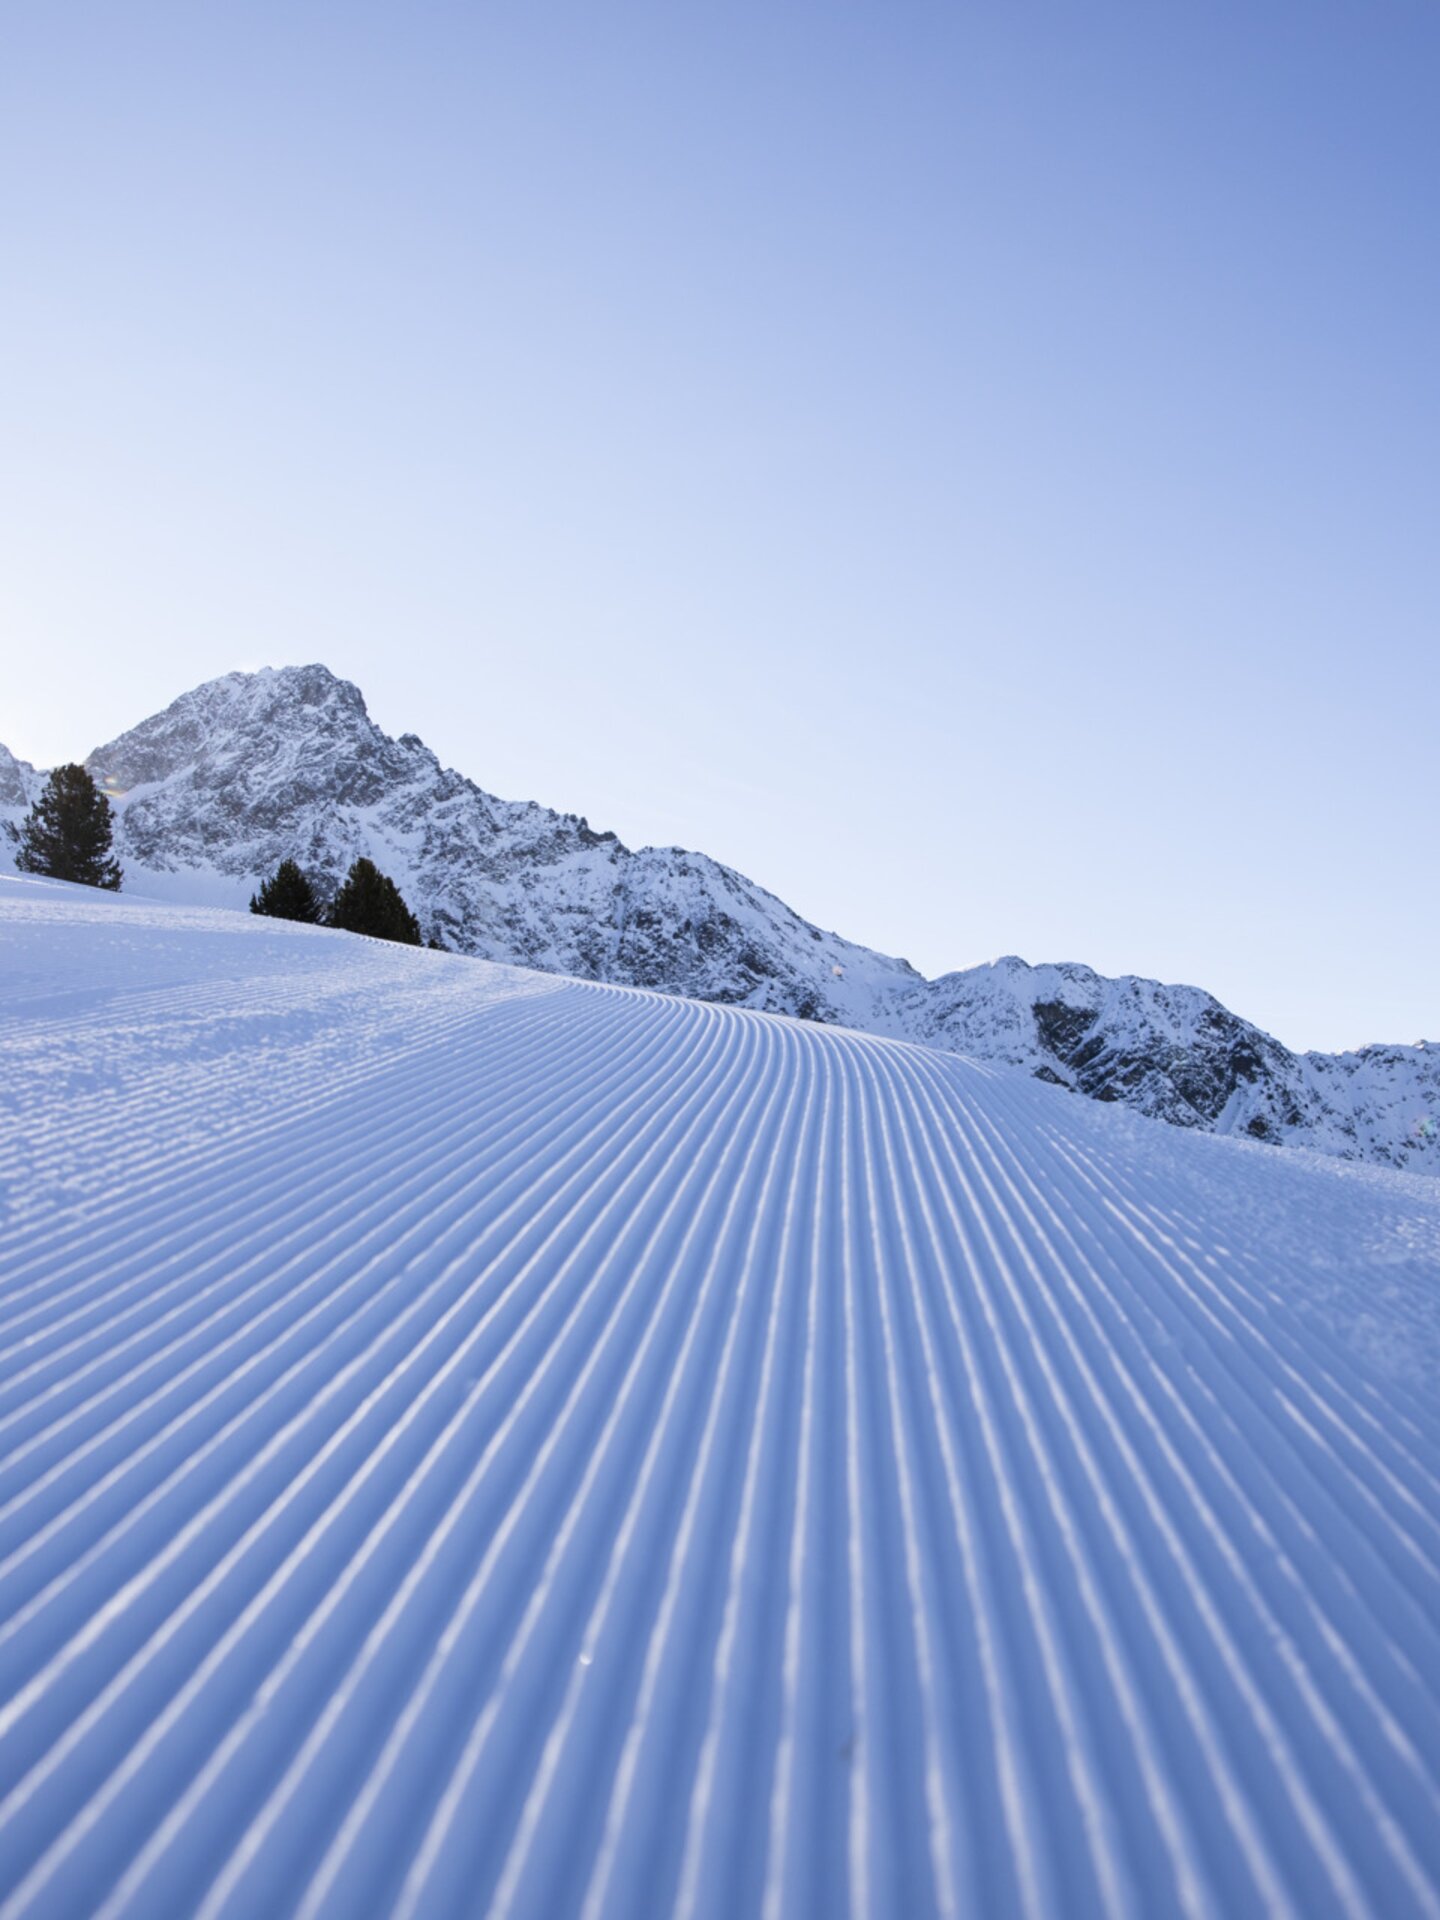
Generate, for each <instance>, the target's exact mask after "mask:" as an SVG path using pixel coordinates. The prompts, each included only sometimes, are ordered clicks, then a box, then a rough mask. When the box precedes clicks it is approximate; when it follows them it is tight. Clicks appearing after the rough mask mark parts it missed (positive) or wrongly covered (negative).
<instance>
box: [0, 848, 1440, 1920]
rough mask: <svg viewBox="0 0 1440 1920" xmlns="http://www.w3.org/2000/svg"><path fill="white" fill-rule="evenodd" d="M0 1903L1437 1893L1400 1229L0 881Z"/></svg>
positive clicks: (372, 947)
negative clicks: (0, 992) (0, 1208)
mask: <svg viewBox="0 0 1440 1920" xmlns="http://www.w3.org/2000/svg"><path fill="white" fill-rule="evenodd" d="M0 987H3V998H0V1048H3V1059H4V1063H5V1070H4V1076H3V1081H0V1181H3V1212H0V1273H3V1285H0V1701H3V1705H0V1913H3V1914H4V1915H5V1916H7V1920H8V1916H12V1915H20V1914H24V1915H55V1916H60V1915H65V1916H69V1915H76V1914H81V1913H84V1914H90V1913H103V1914H106V1915H121V1914H125V1915H133V1916H142V1915H143V1916H154V1915H159V1914H164V1915H170V1914H180V1913H192V1912H196V1913H203V1914H206V1915H222V1914H223V1915H265V1916H272V1915H281V1914H287V1913H302V1914H305V1915H317V1916H318V1915H330V1916H337V1917H338V1916H344V1920H355V1917H356V1916H365V1915H377V1916H378V1915H389V1914H417V1915H425V1916H445V1915H452V1914H453V1915H480V1914H491V1915H496V1916H499V1915H507V1916H517V1917H518V1916H530V1917H533V1920H559V1917H561V1916H566V1915H576V1916H587V1917H589V1920H599V1917H600V1916H626V1917H630V1916H633V1917H634V1920H642V1917H643V1920H651V1917H652V1916H658V1915H668V1914H684V1915H694V1916H700V1915H707V1916H716V1920H721V1917H723V1920H732V1917H735V1916H748V1915H755V1916H765V1920H792V1917H795V1920H800V1917H803V1920H811V1917H812V1916H813V1920H832V1916H836V1915H840V1914H847V1913H848V1914H854V1915H862V1914H873V1915H876V1916H880V1917H882V1920H884V1917H886V1916H905V1917H906V1920H910V1917H912V1916H914V1917H916V1920H924V1916H928V1915H932V1914H933V1915H979V1916H987V1917H988V1916H997V1915H1008V1914H1012V1913H1014V1914H1025V1915H1036V1916H1040V1915H1048V1916H1066V1920H1069V1917H1071V1916H1088V1915H1094V1914H1107V1915H1108V1914H1114V1915H1134V1916H1150V1915H1158V1914H1172V1913H1186V1914H1193V1915H1215V1916H1236V1915H1248V1914H1260V1913H1265V1914H1292V1915H1296V1916H1306V1917H1307V1920H1308V1916H1312V1915H1328V1914H1351V1915H1363V1914H1369V1915H1375V1916H1386V1920H1389V1917H1390V1916H1400V1915H1411V1914H1432V1915H1433V1914H1436V1913H1437V1912H1440V1791H1437V1777H1440V1625H1437V1623H1440V1579H1437V1571H1440V1506H1437V1498H1436V1496H1437V1488H1440V1418H1437V1414H1436V1411H1435V1406H1436V1402H1435V1389H1436V1386H1437V1383H1440V1190H1437V1187H1436V1184H1435V1182H1434V1181H1432V1180H1427V1179H1423V1178H1420V1177H1416V1176H1414V1175H1406V1174H1403V1173H1393V1172H1386V1171H1380V1170H1376V1169H1371V1168H1365V1167H1359V1166H1347V1165H1341V1164H1338V1163H1335V1162H1332V1161H1327V1160H1323V1159H1321V1158H1320V1157H1318V1156H1315V1155H1311V1154H1307V1153H1305V1152H1303V1151H1299V1150H1297V1151H1294V1152H1288V1153H1285V1154H1278V1153H1276V1152H1274V1151H1273V1150H1271V1149H1268V1148H1265V1147H1261V1146H1257V1145H1250V1144H1247V1143H1244V1142H1240V1141H1232V1140H1227V1139H1221V1138H1215V1137H1212V1136H1208V1135H1201V1134H1196V1133H1190V1132H1184V1131H1181V1130H1178V1129H1175V1128H1168V1127H1164V1126H1162V1125H1159V1124H1157V1123H1155V1122H1152V1121H1147V1120H1144V1119H1142V1118H1139V1117H1137V1116H1136V1115H1134V1114H1131V1113H1128V1112H1125V1111H1123V1110H1121V1109H1119V1108H1116V1107H1101V1106H1098V1105H1096V1104H1094V1103H1091V1102H1087V1101H1081V1100H1077V1099H1075V1098H1073V1097H1072V1096H1070V1095H1068V1094H1067V1093H1066V1092H1064V1091H1063V1090H1061V1089H1058V1088H1053V1087H1047V1086H1044V1085H1041V1084H1039V1083H1037V1082H1035V1081H1033V1080H1032V1079H1030V1078H1028V1077H1027V1076H1025V1075H1024V1074H1023V1073H1018V1072H1015V1071H1013V1070H1010V1069H1006V1068H1003V1067H997V1066H993V1065H985V1064H979V1063H976V1062H974V1061H970V1060H965V1059H961V1058H958V1057H956V1056H954V1055H952V1054H948V1053H941V1052H935V1051H930V1050H927V1049H926V1048H923V1047H920V1046H916V1045H911V1044H905V1043H901V1042H896V1041H889V1040H885V1039H880V1038H876V1037H873V1036H866V1035H862V1034H857V1033H852V1032H845V1031H841V1030H838V1029H834V1028H829V1027H822V1026H817V1025H815V1024H813V1023H806V1022H798V1021H791V1020H788V1019H783V1018H778V1017H772V1016H767V1015H764V1014H759V1013H754V1012H751V1011H748V1010H743V1009H735V1008H724V1007H717V1006H713V1005H703V1004H699V1003H696V1002H691V1001H686V1000H682V999H677V998H671V997H667V996H665V995H662V994H657V993H650V992H645V991H640V990H636V989H627V988H619V987H613V986H604V985H600V984H597V983H594V982H580V981H568V980H563V979H560V978H558V977H555V976H550V975H544V974H536V973H525V972H522V971H519V970H517V969H509V968H503V967H498V966H495V965H491V964H488V963H486V962H483V961H476V960H468V959H462V958H459V957H455V956H450V955H444V954H438V953H430V952H423V951H415V950H410V949H400V948H395V947H387V946H384V945H381V944H378V943H374V942H370V941H365V940H360V939H354V938H350V937H347V936H344V935H339V934H332V933H328V932H324V931H321V930H317V929H310V928H300V927H292V926H286V925H282V924H278V923H274V922H266V921H259V920H256V919H253V918H251V917H250V916H248V915H237V914H234V913H231V912H226V911H222V910H218V909H210V908H200V907H184V906H177V905H174V904H167V903H164V902H147V901H143V900H139V899H132V898H129V897H126V896H121V897H118V898H117V897H115V896H107V895H100V894H95V893H91V892H89V891H87V890H85V889H81V888H72V887H65V886H61V885H58V884H55V883H51V882H45V881H39V880H24V879H16V878H0Z"/></svg>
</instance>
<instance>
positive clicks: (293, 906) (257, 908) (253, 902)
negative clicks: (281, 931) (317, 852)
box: [250, 860, 324, 927]
mask: <svg viewBox="0 0 1440 1920" xmlns="http://www.w3.org/2000/svg"><path fill="white" fill-rule="evenodd" d="M250 911H251V912H252V913H264V914H268V915H269V916H270V918H271V919H272V920H303V921H305V922H306V924H307V925H309V926H312V927H313V926H316V925H318V924H319V922H320V921H321V920H322V919H323V918H324V916H323V914H322V913H321V910H320V902H319V901H318V900H317V899H316V898H315V889H314V888H313V887H312V886H311V884H310V882H309V881H308V880H307V879H306V878H305V875H304V874H303V873H302V872H301V871H300V869H299V867H297V866H296V864H295V862H294V861H293V860H282V861H281V862H280V865H279V866H278V867H277V868H276V869H275V872H274V873H273V874H272V875H271V877H270V878H269V879H268V880H263V881H261V883H260V889H259V891H258V892H257V893H253V894H251V896H250Z"/></svg>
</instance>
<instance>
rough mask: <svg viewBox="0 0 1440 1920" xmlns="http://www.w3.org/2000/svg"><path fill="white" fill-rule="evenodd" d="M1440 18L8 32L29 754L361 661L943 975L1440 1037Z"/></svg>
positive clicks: (152, 27) (13, 26) (627, 16)
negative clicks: (290, 675)
mask: <svg viewBox="0 0 1440 1920" xmlns="http://www.w3.org/2000/svg"><path fill="white" fill-rule="evenodd" d="M1437 96H1440V7H1437V6H1436V5H1435V4H1434V0H1410V3H1409V4H1405V3H1403V0H1356V3H1355V4H1351V5H1334V4H1327V3H1326V0H1295V3H1294V4H1284V3H1277V4H1269V0H1244V3H1243V4H1242V3H1241V0H1212V4H1208V5H1199V4H1195V5H1184V4H1182V5H1175V6H1169V5H1166V6H1157V5H1155V4H1153V0H1144V3H1143V4H1138V3H1137V4H1134V5H1111V4H1107V3H1106V0H1096V4H1094V5H1089V6H1083V7H1077V6H1074V5H1068V4H1067V5H1060V4H1043V3H1037V4H1023V3H1022V4H1014V3H1013V0H983V3H982V0H976V3H975V4H962V0H946V3H945V4H929V3H926V0H915V3H914V4H908V3H907V0H853V3H852V4H843V3H842V4H838V5H836V4H829V5H825V6H821V5H809V4H791V3H790V0H767V4H764V5H761V4H752V0H731V4H727V5H725V6H723V7H709V8H691V7H682V6H673V5H662V4H659V0H656V4H652V5H645V6H633V5H626V4H624V0H609V4H606V5H590V4H584V5H581V4H568V5H549V4H545V0H529V3H528V4H522V3H521V0H515V3H514V4H493V5H491V4H484V3H483V0H469V3H468V4H464V5H459V4H449V5H445V4H425V3H424V0H410V3H409V4H405V5H401V4H399V3H398V0H396V4H392V5H385V6H379V5H369V4H363V0H346V3H345V4H336V5H328V6H320V5H311V4H306V0H286V4H283V5H278V4H266V3H265V0H251V3H250V4H247V5H245V6H243V7H232V8H223V9H222V8H214V7H203V6H196V5H193V4H190V3H189V0H186V3H185V4H165V5H151V4H145V0H125V3H124V4H119V5H117V4H114V0H105V3H104V4H98V5H89V6H81V5H73V4H69V0H46V4H45V5H43V6H35V7H28V8H13V9H10V10H9V12H8V16H7V19H6V21H5V23H4V26H3V30H0V273H3V299H0V366H3V369H4V375H3V380H0V548H3V551H0V639H3V645H4V655H5V668H4V674H3V684H0V739H4V740H5V741H6V742H7V743H8V744H9V745H11V746H12V747H13V748H14V749H15V750H16V751H18V752H21V753H24V754H25V755H27V757H30V758H33V759H36V760H38V761H40V762H41V763H48V762H52V761H54V760H55V759H57V758H62V757H71V756H74V755H77V754H81V753H84V752H86V751H88V750H89V749H90V748H91V747H92V746H94V745H95V744H97V743H98V742H99V741H101V740H102V739H105V738H108V737H109V736H111V735H113V734H114V733H116V732H119V731H120V730H121V729H123V728H124V727H126V726H129V725H131V724H133V723H134V722H135V721H136V720H138V719H140V718H141V717H143V716H144V715H145V714H147V713H150V712H152V711H153V710H154V709H155V708H157V707H159V706H161V705H163V704H164V703H165V702H167V701H168V700H170V699H171V698H173V697H174V695H175V694H177V693H179V692H180V691H182V690H183V689H185V688H186V687H189V686H191V685H193V684H195V683H196V682H197V681H199V680H201V679H205V678H209V677H211V676H212V675H215V674H217V673H222V672H226V671H228V670H229V669H231V668H233V667H236V666H251V665H260V664H266V663H268V664H275V665H281V664H285V663H288V662H295V661H304V660H312V659H319V660H323V661H325V662H327V663H328V664H329V665H330V666H331V667H333V668H334V669H335V670H336V671H337V672H339V673H343V674H345V675H347V676H348V677H350V678H352V679H354V680H356V681H358V682H359V684H360V685H361V686H362V688H363V689H364V691H365V693H366V695H367V698H368V699H369V702H370V706H371V710H372V712H373V713H374V714H375V716H376V717H377V719H379V720H380V722H381V723H382V724H383V725H385V726H386V727H387V728H389V729H390V730H391V731H393V732H399V731H401V730H404V729H407V728H409V729H413V730H415V731H417V732H419V733H420V734H422V735H423V736H424V737H425V738H426V739H427V740H428V741H429V742H430V743H431V744H432V745H433V746H434V747H435V749H436V750H437V751H438V752H439V753H440V755H441V756H442V758H444V759H445V760H447V761H449V762H450V763H452V764H454V765H455V766H458V767H459V768H460V769H461V770H462V771H464V772H466V773H468V774H470V775H471V776H472V777H474V778H475V779H477V780H478V781H479V782H480V783H481V784H482V785H484V786H487V787H489V788H490V789H491V790H493V791H496V792H499V793H502V794H505V795H507V796H512V797H517V798H519V797H525V798H536V799H542V800H545V801H547V802H549V803H550V804H552V805H555V806H560V807H566V808H571V809H574V810H575V811H577V812H583V813H585V814H587V815H588V816H589V817H590V818H591V820H592V821H593V822H595V823H596V824H597V825H605V826H611V827H614V828H616V829H617V830H618V831H619V832H620V833H621V835H622V836H623V837H624V838H625V839H626V840H628V841H630V842H631V843H632V844H643V843H645V842H669V841H676V842H679V843H681V844H685V845H689V846H695V847H700V848H703V849H704V850H705V851H707V852H710V853H713V854H715V855H716V856H718V857H719V858H722V859H724V860H727V861H730V862H732V863H733V864H735V865H737V866H739V867H740V868H742V869H743V870H745V871H746V872H748V873H750V874H751V875H753V876H754V877H755V878H756V879H758V880H760V881H761V882H762V883H764V884H765V885H767V886H769V887H771V888H773V889H774V890H775V891H776V892H778V893H780V894H781V895H782V896H784V897H785V898H786V899H788V900H790V901H791V902H792V903H793V904H794V905H795V906H796V907H798V908H799V909H800V910H801V911H802V912H803V913H805V914H807V915H808V916H810V917H811V918H813V919H817V920H819V921H822V922H824V923H825V924H827V925H830V926H834V927H837V928H839V929H840V930H841V931H843V932H845V933H847V934H849V935H851V936H852V937H854V938H856V939H860V940H864V941H867V942H869V943H870V944H872V945H875V946H879V947H883V948H886V949H888V950H890V951H892V952H899V953H904V954H906V955H908V956H909V958H911V959H912V960H913V961H914V962H915V963H916V964H917V965H919V966H921V967H923V968H924V969H925V970H926V971H927V972H938V971H942V970H945V969H947V968H949V967H955V966H965V965H969V964H972V963H974V962H975V961H978V960H984V959H988V958H991V957H993V956H994V955H996V954H999V953H1003V952H1018V953H1020V954H1023V955H1024V956H1025V957H1026V958H1027V959H1030V960H1046V959H1062V958H1067V959H1083V960H1087V961H1089V962H1090V963H1091V964H1093V965H1095V966H1098V967H1100V968H1102V969H1103V970H1105V971H1107V972H1122V971H1133V972H1141V973H1149V974H1155V975H1159V976H1161V977H1164V978H1168V979H1177V980H1185V981H1191V982H1195V983H1198V984H1201V985H1204V986H1207V987H1209V988H1211V989H1212V990H1213V991H1214V992H1216V993H1218V994H1219V995H1220V996H1221V997H1222V998H1223V999H1224V1000H1226V1001H1227V1002H1228V1003H1229V1004H1230V1005H1232V1006H1234V1007H1235V1008H1236V1009H1237V1011H1239V1012H1241V1013H1244V1014H1246V1015H1248V1016H1249V1017H1251V1018H1254V1019H1257V1020H1259V1021H1260V1022H1261V1023H1262V1024H1263V1025H1265V1026H1267V1027H1268V1028H1269V1029H1270V1030H1271V1031H1273V1032H1275V1033H1277V1034H1278V1035H1279V1036H1280V1037H1281V1038H1282V1039H1284V1040H1286V1041H1288V1042H1290V1043H1291V1044H1292V1045H1301V1046H1304V1045H1315V1046H1326V1047H1339V1046H1347V1045H1357V1044H1360V1043H1363V1042H1365V1041H1368V1040H1374V1039H1398V1040H1412V1039H1415V1038H1417V1037H1419V1036H1420V1035H1421V1034H1422V1033H1424V1034H1428V1035H1429V1036H1431V1037H1440V871H1437V864H1440V863H1437V860H1436V855H1435V845H1436V833H1437V760H1440V755H1437V743H1440V699H1437V692H1440V668H1437V654H1436V642H1437V634H1440V456H1437V449H1440V185H1437V183H1440V108H1437Z"/></svg>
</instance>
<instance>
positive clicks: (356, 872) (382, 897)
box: [330, 856, 420, 947]
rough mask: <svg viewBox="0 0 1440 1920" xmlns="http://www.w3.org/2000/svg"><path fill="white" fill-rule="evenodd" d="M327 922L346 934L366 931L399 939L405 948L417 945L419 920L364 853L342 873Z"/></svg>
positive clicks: (375, 936)
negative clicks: (343, 880) (341, 880)
mask: <svg viewBox="0 0 1440 1920" xmlns="http://www.w3.org/2000/svg"><path fill="white" fill-rule="evenodd" d="M330 925H331V926H332V927H339V928H340V929H341V930H342V932H345V933H368V934H369V935H370V936H371V938H372V939H375V940H398V941H400V942H401V944H402V945H404V946H407V947H418V946H419V945H420V922H419V921H418V920H417V919H416V918H415V916H414V914H413V913H411V911H410V909H409V908H408V907H407V906H406V904H405V902H404V900H403V898H402V897H401V893H400V889H399V888H398V887H397V886H396V884H395V882H394V881H393V880H392V879H390V878H389V876H388V875H386V874H383V873H381V871H380V869H379V868H378V867H377V866H376V865H375V862H374V861H373V860H366V859H365V858H364V857H363V856H362V857H361V858H360V859H359V860H357V861H356V862H355V864H354V866H352V867H351V869H350V871H349V873H348V874H346V876H345V884H344V886H343V887H341V889H340V891H339V892H338V893H337V894H336V896H335V898H334V901H333V902H332V903H331V907H330Z"/></svg>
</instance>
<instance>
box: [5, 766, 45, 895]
mask: <svg viewBox="0 0 1440 1920" xmlns="http://www.w3.org/2000/svg"><path fill="white" fill-rule="evenodd" d="M40 784H41V782H40V776H39V774H37V773H36V771H35V769H34V767H32V766H31V765H30V762H29V761H28V760H17V759H16V757H15V755H14V754H13V753H11V751H10V749H9V748H8V747H5V746H0V871H8V870H9V869H10V868H11V867H12V866H13V864H14V858H13V856H14V847H15V834H16V830H17V828H18V827H19V824H20V821H21V820H22V819H23V818H24V816H25V813H26V812H27V810H28V809H29V808H30V807H32V806H33V805H34V804H35V801H36V799H37V798H38V797H39V792H40Z"/></svg>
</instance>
